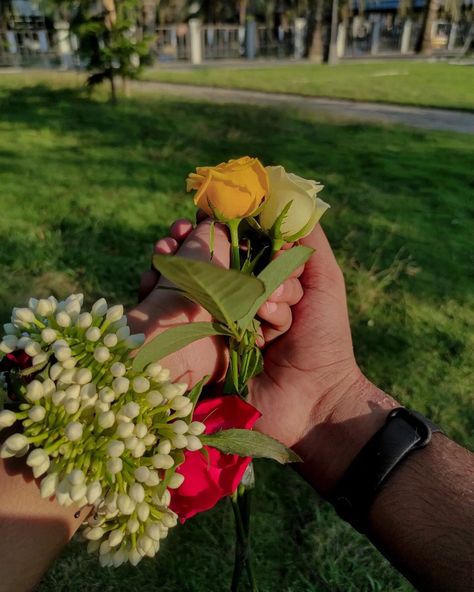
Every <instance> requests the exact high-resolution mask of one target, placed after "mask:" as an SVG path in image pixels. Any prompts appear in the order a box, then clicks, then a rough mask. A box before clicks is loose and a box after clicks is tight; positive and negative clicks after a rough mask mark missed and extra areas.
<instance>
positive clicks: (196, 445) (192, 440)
mask: <svg viewBox="0 0 474 592" xmlns="http://www.w3.org/2000/svg"><path fill="white" fill-rule="evenodd" d="M186 438H187V440H188V445H187V446H186V448H187V449H188V450H189V451H190V452H194V451H195V450H201V448H202V442H201V440H200V439H199V438H198V437H197V436H192V435H188V436H186Z"/></svg>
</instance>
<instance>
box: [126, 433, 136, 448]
mask: <svg viewBox="0 0 474 592" xmlns="http://www.w3.org/2000/svg"><path fill="white" fill-rule="evenodd" d="M137 444H138V438H137V437H136V436H130V437H129V438H127V439H126V440H125V446H126V448H127V450H135V447H136V446H137Z"/></svg>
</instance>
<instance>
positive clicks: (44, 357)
mask: <svg viewBox="0 0 474 592" xmlns="http://www.w3.org/2000/svg"><path fill="white" fill-rule="evenodd" d="M48 359H49V356H48V354H47V353H46V352H41V353H40V354H37V355H36V356H33V366H39V365H40V364H44V363H45V362H47V361H48Z"/></svg>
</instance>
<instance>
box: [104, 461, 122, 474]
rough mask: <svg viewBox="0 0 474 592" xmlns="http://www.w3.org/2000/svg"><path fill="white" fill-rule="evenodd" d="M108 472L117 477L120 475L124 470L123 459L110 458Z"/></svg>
mask: <svg viewBox="0 0 474 592" xmlns="http://www.w3.org/2000/svg"><path fill="white" fill-rule="evenodd" d="M106 467H107V471H108V472H109V473H110V474H111V475H116V474H117V473H120V472H121V471H122V469H123V462H122V459H121V458H110V459H109V460H108V461H107V465H106Z"/></svg>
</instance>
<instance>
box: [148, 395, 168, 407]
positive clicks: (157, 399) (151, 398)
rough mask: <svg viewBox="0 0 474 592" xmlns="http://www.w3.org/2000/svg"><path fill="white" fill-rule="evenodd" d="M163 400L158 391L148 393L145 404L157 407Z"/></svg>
mask: <svg viewBox="0 0 474 592" xmlns="http://www.w3.org/2000/svg"><path fill="white" fill-rule="evenodd" d="M163 400H164V399H163V395H162V394H161V393H159V392H158V391H150V392H149V393H147V396H146V402H147V403H148V405H150V407H158V405H161V403H163Z"/></svg>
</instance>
